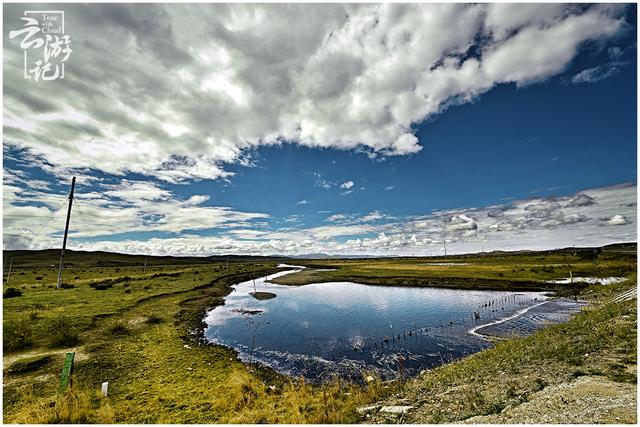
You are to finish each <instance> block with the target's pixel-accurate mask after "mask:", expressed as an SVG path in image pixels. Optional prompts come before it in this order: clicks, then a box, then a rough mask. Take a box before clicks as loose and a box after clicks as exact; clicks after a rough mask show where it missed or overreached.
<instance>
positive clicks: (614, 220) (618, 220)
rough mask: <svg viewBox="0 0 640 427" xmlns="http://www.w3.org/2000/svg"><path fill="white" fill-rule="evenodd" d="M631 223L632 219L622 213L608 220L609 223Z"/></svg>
mask: <svg viewBox="0 0 640 427" xmlns="http://www.w3.org/2000/svg"><path fill="white" fill-rule="evenodd" d="M630 223H631V221H629V219H628V218H626V217H624V216H622V215H614V216H612V217H611V218H609V219H608V220H607V224H608V225H626V224H630Z"/></svg>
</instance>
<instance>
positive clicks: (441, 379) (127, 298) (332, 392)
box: [3, 250, 636, 423]
mask: <svg viewBox="0 0 640 427" xmlns="http://www.w3.org/2000/svg"><path fill="white" fill-rule="evenodd" d="M71 254H72V255H71V256H70V257H69V259H70V264H71V265H69V266H68V268H67V269H66V270H65V274H64V282H65V284H66V288H65V289H58V290H56V289H55V278H56V268H55V265H56V260H55V255H57V254H56V253H55V252H52V253H51V254H47V253H40V254H34V253H31V254H28V256H22V257H20V256H19V255H18V254H10V253H5V259H7V257H11V256H13V258H14V260H13V270H12V273H11V278H10V281H9V283H4V285H3V286H4V289H3V291H4V292H5V293H6V292H7V289H8V288H9V287H13V288H16V289H17V290H18V291H20V292H21V293H22V294H21V295H20V296H16V297H12V298H3V303H4V304H3V313H4V318H3V327H4V329H3V344H4V358H3V363H4V370H3V383H4V395H3V399H4V401H3V403H4V410H3V411H4V412H3V415H4V421H5V422H8V423H53V422H67V423H73V422H80V423H91V422H94V423H95V422H101V423H111V422H115V423H123V422H125V423H143V422H144V423H262V422H269V423H336V422H340V423H349V422H357V421H360V420H362V418H361V416H360V415H359V414H358V413H357V412H356V408H357V407H359V406H362V405H366V404H368V403H371V402H375V401H381V400H384V401H387V400H388V401H389V402H393V401H398V400H400V401H401V400H403V399H409V400H412V399H418V400H420V399H421V400H420V401H421V402H423V404H421V405H420V408H421V409H420V410H418V411H416V412H415V413H414V414H413V415H411V416H414V417H415V418H409V419H408V420H413V421H419V422H440V421H451V420H462V419H465V418H468V417H471V416H479V415H487V414H495V413H497V412H499V409H501V408H507V407H509V405H512V404H513V402H516V401H518V402H524V400H526V397H527V396H531V395H532V394H533V393H535V391H533V390H534V389H535V390H538V389H544V388H545V387H546V386H547V385H553V384H556V383H558V381H561V380H562V381H564V380H565V379H567V380H569V379H571V378H574V377H577V376H592V375H600V376H604V377H607V378H610V379H612V380H615V381H618V382H621V383H624V384H631V383H632V381H635V363H636V360H635V348H636V341H635V325H636V317H635V316H636V310H635V300H634V302H633V303H632V302H629V301H627V302H621V303H610V302H608V301H610V298H611V296H612V295H614V294H615V293H619V292H622V291H623V290H625V289H628V288H629V287H631V286H634V284H635V268H636V264H635V255H633V254H630V253H628V251H619V252H616V251H606V250H605V251H604V252H603V253H601V254H600V255H599V256H598V259H597V260H596V261H595V262H594V261H592V260H588V259H582V258H581V257H579V256H574V255H573V254H562V253H560V254H558V253H555V254H539V253H536V254H520V255H513V256H512V257H508V256H507V257H504V256H503V257H496V258H495V259H489V260H487V259H485V258H475V259H471V258H460V257H456V258H453V257H452V258H450V259H448V260H446V261H445V260H443V259H437V260H432V259H419V260H416V259H413V260H394V261H392V260H381V261H378V262H376V261H372V260H340V261H335V260H322V261H318V260H314V261H308V260H307V261H301V263H305V264H307V265H310V266H316V267H323V268H335V267H338V268H341V269H344V270H343V271H342V273H340V274H342V275H343V276H340V275H336V276H333V277H347V276H348V277H354V278H355V277H360V278H365V279H366V278H369V279H371V281H372V282H376V283H375V284H377V283H381V282H378V281H377V279H375V278H376V277H383V278H387V279H390V280H391V281H392V283H393V284H396V285H401V284H410V280H414V279H415V280H416V283H417V282H418V281H421V282H420V283H423V285H424V281H425V277H426V276H425V274H426V273H425V272H428V277H429V279H427V281H429V280H433V281H434V282H439V281H442V280H443V279H444V280H445V281H446V280H447V278H449V279H450V278H452V277H453V278H467V279H473V278H474V275H480V277H481V278H483V279H487V280H491V281H499V282H500V283H501V284H502V285H504V286H508V283H509V282H513V283H516V282H518V283H516V284H515V285H514V286H520V285H522V284H524V283H537V282H539V281H542V280H546V279H548V278H560V277H565V276H568V274H565V271H564V270H563V269H564V268H565V267H563V266H565V265H570V266H571V269H572V272H573V275H574V276H578V275H584V276H594V275H595V276H608V275H625V276H628V277H630V280H629V281H627V282H624V283H622V284H619V285H612V286H608V287H603V286H590V287H588V288H587V287H585V286H577V285H574V286H573V287H569V288H570V291H571V292H582V294H583V295H584V296H585V297H586V298H588V299H590V300H591V301H593V303H594V307H596V308H595V309H594V310H590V311H587V312H585V314H584V315H581V316H578V317H576V318H575V319H574V320H572V321H571V322H569V323H568V324H566V325H561V326H558V327H553V328H548V329H546V330H544V331H542V332H540V333H538V334H536V335H534V336H533V337H530V338H525V339H516V340H509V341H507V342H504V343H500V344H499V345H498V346H497V347H496V348H495V349H493V350H489V351H487V352H483V353H480V354H478V355H475V356H473V357H471V358H467V359H464V360H463V361H460V362H457V363H454V364H450V365H447V366H445V367H442V368H440V369H437V370H433V371H429V373H427V374H425V375H423V376H421V377H420V378H419V379H417V380H415V382H411V383H409V384H399V383H385V384H383V383H380V382H379V381H374V382H370V383H367V385H354V384H346V383H343V382H340V381H335V382H332V383H330V384H325V385H323V386H311V385H308V384H305V383H304V382H303V381H301V380H298V379H290V378H287V377H284V376H282V375H279V374H277V373H275V372H273V371H271V370H269V369H264V368H261V367H259V366H248V365H246V364H243V363H241V362H240V361H239V360H237V359H236V354H235V353H234V352H233V351H232V350H229V349H226V348H223V347H219V346H212V345H204V344H202V342H201V341H200V340H199V339H198V336H199V334H200V333H201V332H202V328H203V324H202V317H203V314H204V312H205V310H206V309H207V308H211V307H214V306H216V305H219V304H222V303H223V302H224V296H225V295H227V294H228V292H230V286H231V285H233V284H234V283H237V282H239V281H242V280H247V279H249V278H250V277H252V276H253V274H254V269H255V275H265V274H267V273H272V272H275V271H277V268H276V262H274V260H265V259H264V258H261V259H257V258H254V259H241V258H236V259H233V260H232V262H230V263H229V267H228V268H227V266H226V260H223V259H209V260H206V261H203V260H202V259H196V260H193V259H165V260H158V259H153V258H149V259H147V267H146V268H144V267H143V264H144V259H143V258H141V257H139V258H135V257H129V256H124V257H123V256H114V257H110V256H109V254H92V255H86V254H74V253H71ZM501 259H502V260H501ZM505 259H506V261H505ZM266 261H269V262H266ZM434 262H437V263H443V262H453V263H461V262H464V263H469V265H470V266H472V268H471V269H469V270H465V268H466V267H469V266H468V265H465V266H460V265H456V266H448V267H449V269H448V270H446V269H444V270H443V269H441V268H440V267H447V266H435V265H431V266H430V265H428V264H429V263H434ZM163 263H169V264H163ZM290 263H294V264H295V263H298V262H297V261H296V262H291V261H290ZM423 263H424V264H427V265H426V266H423ZM376 264H377V265H376ZM412 264H413V267H412ZM52 265H54V267H52ZM551 267H553V271H552V272H550V271H548V270H549V269H550V268H551ZM521 269H522V270H521ZM531 269H535V271H532V270H531ZM545 269H546V270H547V271H545ZM337 271H340V270H336V272H337ZM434 271H437V272H438V273H437V274H434V273H433V272H434ZM336 272H321V273H324V274H332V275H335V274H337V273H336ZM345 272H347V273H348V274H345ZM500 273H502V276H501V275H500ZM394 277H400V278H402V279H400V280H397V281H396V280H395V279H393V278H394ZM5 278H6V275H5ZM407 278H411V279H410V280H409V279H407ZM331 280H334V279H331ZM339 280H353V279H351V278H350V279H345V278H341V279H339ZM357 281H364V282H365V283H370V282H367V281H366V280H357ZM405 281H407V283H405ZM527 340H528V341H527ZM532 348H533V350H531V349H532ZM67 351H75V352H76V364H75V372H74V382H73V387H72V388H71V389H70V390H69V391H67V392H66V393H59V392H58V383H59V375H60V371H61V369H62V360H63V357H64V354H65V353H66V352H67ZM585 354H586V356H585ZM630 367H633V369H631V368H630ZM534 373H535V375H534ZM536 378H540V381H538V380H536ZM104 381H109V397H107V398H103V397H101V396H100V395H99V389H100V384H101V383H102V382H104ZM425 390H426V391H427V394H424V393H425ZM429 390H430V391H429ZM473 390H476V392H477V393H476V392H474V391H473ZM509 390H511V391H509ZM469 393H471V394H469ZM473 393H476V394H473ZM478 393H479V394H478ZM504 393H507V394H504ZM442 396H450V397H446V398H445V400H444V401H443V402H444V403H442V402H440V401H439V400H438V399H442ZM474 396H475V397H474ZM505 396H506V397H505ZM523 396H524V397H523ZM434 399H435V400H434ZM447 399H448V400H447ZM523 399H524V400H523ZM456 402H457V403H456ZM461 402H463V403H461ZM466 402H472V403H466ZM473 402H475V403H473ZM461 405H462V406H461ZM376 417H377V416H376V415H374V418H372V419H371V421H373V420H378V418H376ZM425 420H427V421H425ZM429 420H430V421H429ZM387 421H389V420H387ZM391 421H394V420H391Z"/></svg>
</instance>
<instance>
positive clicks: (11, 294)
mask: <svg viewBox="0 0 640 427" xmlns="http://www.w3.org/2000/svg"><path fill="white" fill-rule="evenodd" d="M20 295H22V291H21V290H20V289H18V288H14V287H9V288H7V289H6V290H5V291H4V292H3V293H2V296H3V297H4V298H15V297H19V296H20Z"/></svg>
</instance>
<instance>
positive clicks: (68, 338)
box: [48, 317, 80, 347]
mask: <svg viewBox="0 0 640 427" xmlns="http://www.w3.org/2000/svg"><path fill="white" fill-rule="evenodd" d="M48 332H49V337H50V340H51V345H52V346H53V347H71V346H74V345H76V344H78V343H79V342H80V334H79V333H78V330H77V329H76V328H75V327H74V326H73V325H71V324H70V322H69V319H65V318H64V317H58V318H57V319H55V320H54V321H53V322H51V325H49V328H48Z"/></svg>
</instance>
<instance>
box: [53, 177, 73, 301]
mask: <svg viewBox="0 0 640 427" xmlns="http://www.w3.org/2000/svg"><path fill="white" fill-rule="evenodd" d="M75 188H76V177H75V176H74V177H73V179H72V180H71V192H70V193H69V208H68V209H67V223H66V224H65V226H64V239H63V240H62V251H61V252H60V268H59V269H58V283H57V284H56V289H60V285H61V284H62V266H63V265H64V250H65V249H66V247H67V234H69V220H71V205H72V204H73V190H74V189H75Z"/></svg>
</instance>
